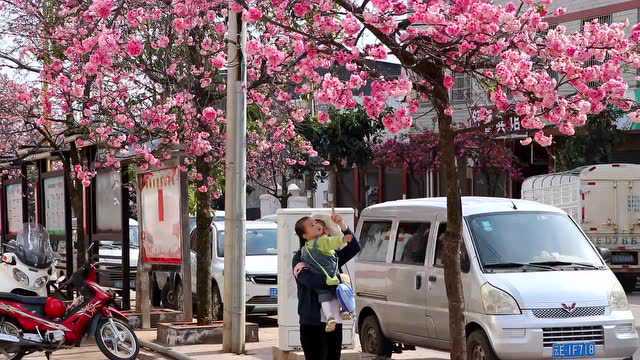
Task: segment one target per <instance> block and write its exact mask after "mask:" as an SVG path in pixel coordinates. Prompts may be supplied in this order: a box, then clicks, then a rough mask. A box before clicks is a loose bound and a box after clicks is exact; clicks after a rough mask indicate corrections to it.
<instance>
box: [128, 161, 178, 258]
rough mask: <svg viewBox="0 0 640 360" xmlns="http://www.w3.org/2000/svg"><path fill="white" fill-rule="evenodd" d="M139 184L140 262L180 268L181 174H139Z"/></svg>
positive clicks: (164, 171) (171, 170)
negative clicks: (140, 206) (141, 260)
mask: <svg viewBox="0 0 640 360" xmlns="http://www.w3.org/2000/svg"><path fill="white" fill-rule="evenodd" d="M139 184H140V196H141V205H142V208H141V218H142V219H141V224H142V254H143V256H142V259H143V262H145V263H150V264H165V265H180V264H182V249H181V244H182V231H181V228H182V227H181V221H180V220H181V214H180V201H181V199H180V196H181V195H180V171H179V170H178V169H177V168H168V169H162V170H155V171H151V172H148V173H144V174H140V175H139Z"/></svg>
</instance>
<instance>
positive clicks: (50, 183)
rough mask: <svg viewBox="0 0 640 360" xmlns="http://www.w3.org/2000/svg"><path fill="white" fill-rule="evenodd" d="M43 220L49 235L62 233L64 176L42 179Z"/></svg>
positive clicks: (61, 234)
mask: <svg viewBox="0 0 640 360" xmlns="http://www.w3.org/2000/svg"><path fill="white" fill-rule="evenodd" d="M44 221H45V224H46V228H47V231H49V235H60V236H63V235H64V228H65V226H64V225H65V223H64V178H63V177H62V176H57V177H52V178H46V179H44Z"/></svg>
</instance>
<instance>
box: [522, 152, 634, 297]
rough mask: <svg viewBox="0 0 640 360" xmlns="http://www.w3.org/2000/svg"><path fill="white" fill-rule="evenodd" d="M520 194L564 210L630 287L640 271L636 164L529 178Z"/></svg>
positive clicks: (591, 168)
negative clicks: (602, 250)
mask: <svg viewBox="0 0 640 360" xmlns="http://www.w3.org/2000/svg"><path fill="white" fill-rule="evenodd" d="M522 198H523V199H527V200H533V201H538V202H541V203H544V204H549V205H553V206H556V207H559V208H561V209H563V210H564V211H566V212H567V213H568V214H569V215H570V216H571V217H572V218H573V219H574V221H576V222H577V223H578V224H579V225H580V226H582V229H583V230H584V232H585V233H586V234H587V235H588V236H589V238H590V239H591V241H592V242H593V243H594V245H595V246H597V247H599V248H607V249H609V251H610V253H611V255H610V259H609V266H610V267H611V270H613V272H614V273H615V274H616V276H618V279H619V280H620V282H621V283H622V285H623V286H624V288H625V289H626V290H628V291H630V290H633V289H634V288H635V285H636V281H637V277H638V275H640V263H639V261H638V260H639V257H640V256H639V253H640V165H633V164H602V165H590V166H583V167H580V168H577V169H574V170H571V171H566V172H560V173H553V174H546V175H539V176H533V177H530V178H527V179H526V180H525V181H524V182H523V184H522Z"/></svg>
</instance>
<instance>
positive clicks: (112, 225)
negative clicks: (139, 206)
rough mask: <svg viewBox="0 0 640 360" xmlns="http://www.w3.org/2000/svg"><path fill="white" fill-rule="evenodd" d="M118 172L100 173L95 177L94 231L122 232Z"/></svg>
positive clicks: (120, 187)
mask: <svg viewBox="0 0 640 360" xmlns="http://www.w3.org/2000/svg"><path fill="white" fill-rule="evenodd" d="M120 177H121V175H120V171H115V170H109V171H101V172H99V173H98V175H97V176H96V231H97V232H99V233H102V232H117V231H121V230H122V204H121V198H122V194H121V192H122V185H121V179H120Z"/></svg>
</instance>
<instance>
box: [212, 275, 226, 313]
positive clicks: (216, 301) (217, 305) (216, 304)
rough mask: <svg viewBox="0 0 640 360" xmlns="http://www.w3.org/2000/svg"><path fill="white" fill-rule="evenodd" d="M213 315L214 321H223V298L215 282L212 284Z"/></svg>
mask: <svg viewBox="0 0 640 360" xmlns="http://www.w3.org/2000/svg"><path fill="white" fill-rule="evenodd" d="M211 314H212V315H213V319H214V320H222V317H223V316H224V305H223V304H222V296H221V295H220V289H219V288H218V284H216V283H215V282H214V283H213V284H211Z"/></svg>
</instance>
